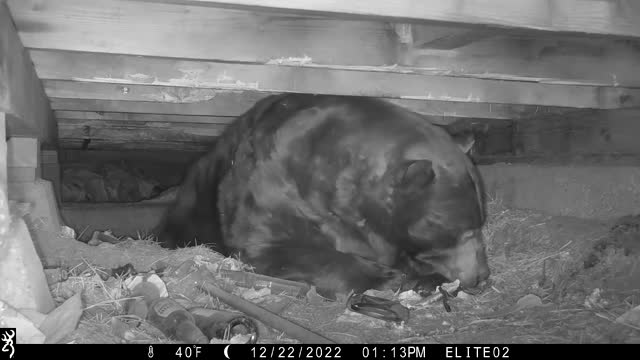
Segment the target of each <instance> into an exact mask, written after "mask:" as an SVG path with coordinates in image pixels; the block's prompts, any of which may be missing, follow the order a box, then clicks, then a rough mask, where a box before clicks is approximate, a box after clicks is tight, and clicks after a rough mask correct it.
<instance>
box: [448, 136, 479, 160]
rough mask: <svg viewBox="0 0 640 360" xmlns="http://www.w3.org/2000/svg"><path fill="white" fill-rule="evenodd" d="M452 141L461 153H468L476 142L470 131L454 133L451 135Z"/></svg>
mask: <svg viewBox="0 0 640 360" xmlns="http://www.w3.org/2000/svg"><path fill="white" fill-rule="evenodd" d="M452 137H453V141H454V142H455V143H456V144H457V145H458V147H459V148H460V150H462V152H463V153H465V154H467V155H469V154H470V153H471V149H473V145H474V144H475V143H476V137H475V136H474V135H473V133H472V132H466V133H461V134H455V135H453V136H452Z"/></svg>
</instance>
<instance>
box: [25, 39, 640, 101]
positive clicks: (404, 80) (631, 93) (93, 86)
mask: <svg viewBox="0 0 640 360" xmlns="http://www.w3.org/2000/svg"><path fill="white" fill-rule="evenodd" d="M33 57H34V61H35V63H36V67H37V71H38V76H40V78H42V79H46V80H74V81H75V82H61V81H45V90H46V93H47V95H48V96H50V97H57V98H80V99H101V100H128V101H157V102H176V103H184V102H197V101H204V100H209V99H212V98H215V97H217V96H218V95H219V94H220V92H218V91H215V89H232V90H252V91H263V92H299V93H313V94H336V95H358V96H372V97H390V98H406V99H422V100H436V101H454V102H486V103H501V104H522V105H541V106H566V107H576V108H605V109H607V108H619V107H633V106H638V105H640V90H638V89H629V88H621V87H594V86H573V85H561V84H541V83H528V82H518V81H501V80H484V79H483V80H480V79H471V78H463V77H449V76H437V75H425V74H412V73H409V74H407V73H403V72H396V71H388V70H387V71H385V70H376V71H359V70H353V69H339V68H324V67H304V66H277V65H248V64H229V63H215V62H206V63H205V62H196V61H179V62H176V61H172V60H168V59H148V58H139V57H133V56H125V55H107V54H92V53H68V52H41V51H40V52H37V51H36V52H33ZM146 84H151V85H153V86H140V85H146Z"/></svg>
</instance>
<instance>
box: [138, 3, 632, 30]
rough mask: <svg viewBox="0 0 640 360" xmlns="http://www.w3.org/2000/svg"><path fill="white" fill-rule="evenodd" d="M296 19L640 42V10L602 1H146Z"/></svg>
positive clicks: (629, 4)
mask: <svg viewBox="0 0 640 360" xmlns="http://www.w3.org/2000/svg"><path fill="white" fill-rule="evenodd" d="M143 1H146V2H156V3H157V2H161V3H179V4H200V5H203V6H215V7H225V8H231V9H243V10H252V11H265V10H269V11H277V12H281V13H289V14H296V15H328V16H337V17H341V18H349V19H362V18H364V19H370V18H374V19H386V20H391V21H396V22H398V21H403V22H405V21H406V22H424V21H437V22H447V23H458V24H465V25H483V26H485V25H488V26H496V27H508V28H522V29H531V30H542V31H552V32H570V33H581V34H598V35H615V36H623V37H640V5H638V4H637V3H635V2H632V1H602V0H546V1H539V0H518V1H512V0H462V1H449V0H430V1H429V2H428V4H426V3H425V2H424V1H423V0H394V1H387V0H351V1H335V0H297V1H290V0H143Z"/></svg>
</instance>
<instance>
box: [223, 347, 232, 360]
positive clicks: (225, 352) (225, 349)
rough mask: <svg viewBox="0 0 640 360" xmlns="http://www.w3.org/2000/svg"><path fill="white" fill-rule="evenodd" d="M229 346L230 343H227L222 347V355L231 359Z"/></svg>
mask: <svg viewBox="0 0 640 360" xmlns="http://www.w3.org/2000/svg"><path fill="white" fill-rule="evenodd" d="M229 346H230V345H227V346H225V347H224V357H226V358H227V359H231V358H230V357H229Z"/></svg>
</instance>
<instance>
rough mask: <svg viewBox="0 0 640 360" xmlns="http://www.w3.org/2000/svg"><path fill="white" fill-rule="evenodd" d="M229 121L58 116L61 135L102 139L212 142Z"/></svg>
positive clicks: (81, 138) (102, 140) (108, 140)
mask: <svg viewBox="0 0 640 360" xmlns="http://www.w3.org/2000/svg"><path fill="white" fill-rule="evenodd" d="M225 126H226V125H224V124H200V123H162V122H129V121H115V120H110V121H103V120H76V119H58V136H59V138H60V139H78V140H85V139H86V140H91V143H93V142H94V140H96V141H98V142H105V143H106V142H113V143H117V144H122V143H124V142H133V143H136V142H141V143H145V142H151V143H167V145H170V144H171V143H192V144H198V145H200V146H205V147H206V146H208V145H210V144H212V143H213V139H214V138H215V137H216V136H218V135H219V134H220V133H221V132H222V130H223V129H224V127H225Z"/></svg>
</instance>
